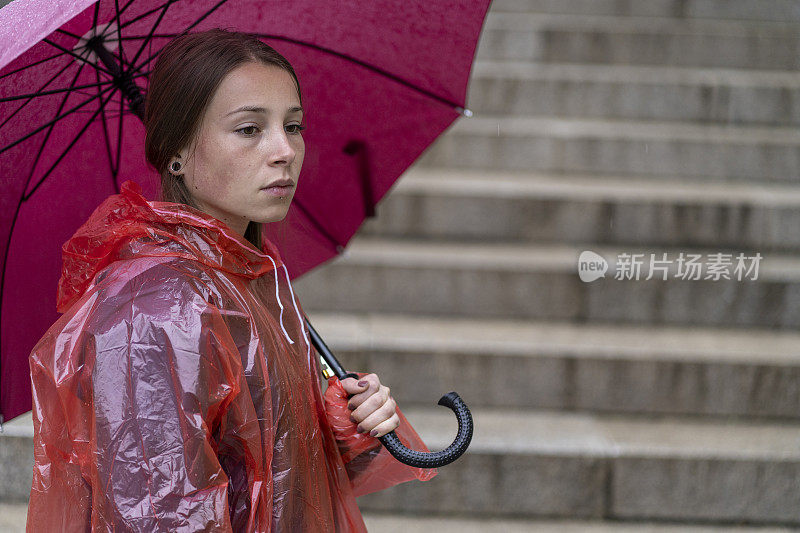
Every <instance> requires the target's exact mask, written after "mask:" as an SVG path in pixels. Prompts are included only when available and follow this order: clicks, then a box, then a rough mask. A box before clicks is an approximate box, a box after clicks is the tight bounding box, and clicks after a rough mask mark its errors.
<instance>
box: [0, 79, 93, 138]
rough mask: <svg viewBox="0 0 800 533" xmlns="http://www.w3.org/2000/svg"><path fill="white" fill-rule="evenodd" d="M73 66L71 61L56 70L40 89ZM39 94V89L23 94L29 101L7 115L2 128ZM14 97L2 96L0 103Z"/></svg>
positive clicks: (1, 124) (0, 124) (1, 125)
mask: <svg viewBox="0 0 800 533" xmlns="http://www.w3.org/2000/svg"><path fill="white" fill-rule="evenodd" d="M71 66H72V64H71V63H67V64H66V65H64V68H62V69H61V70H59V71H58V72H56V73H55V74H54V75H53V76H52V77H51V78H50V79H49V80H47V81H46V82H44V84H43V85H42V86H41V87H40V89H39V90H42V89H44V88H45V87H47V86H48V85H49V84H50V83H52V82H53V80H55V79H56V78H58V77H59V76H60V75H61V74H62V73H63V72H64V71H65V70H67V69H68V68H69V67H71ZM82 68H83V67H82V66H80V67H78V72H80V71H81V69H82ZM72 81H73V83H74V82H75V80H72ZM60 90H61V89H60ZM39 94H40V93H39V92H38V91H37V92H36V93H32V94H29V95H23V98H24V97H26V96H27V97H28V101H27V102H25V103H24V104H22V105H21V106H19V107H18V108H17V109H15V110H14V111H13V112H12V113H11V114H10V115H9V116H8V117H6V119H5V120H4V121H3V122H2V123H0V128H1V127H3V126H5V125H6V124H7V123H8V121H9V120H11V119H12V118H14V116H15V115H16V114H17V113H19V112H20V111H22V108H24V107H25V106H27V105H28V104H29V103H31V102H32V101H33V99H34V97H36V96H38V95H39ZM67 96H69V95H67ZM14 99H16V98H15V97H9V98H8V99H6V98H2V99H0V103H2V102H7V101H11V100H14ZM0 151H2V150H0Z"/></svg>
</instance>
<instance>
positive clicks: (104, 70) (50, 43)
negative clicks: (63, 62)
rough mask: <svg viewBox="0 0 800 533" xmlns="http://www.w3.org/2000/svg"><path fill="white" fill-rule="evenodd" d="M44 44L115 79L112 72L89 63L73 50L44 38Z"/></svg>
mask: <svg viewBox="0 0 800 533" xmlns="http://www.w3.org/2000/svg"><path fill="white" fill-rule="evenodd" d="M42 42H45V43H47V44H49V45H50V46H53V47H55V48H58V49H59V50H61V51H62V52H64V53H65V54H69V55H71V56H72V57H74V58H75V59H80V60H81V61H82V62H83V63H86V64H88V65H89V66H91V67H93V68H96V69H97V70H100V71H102V72H105V73H106V74H108V76H109V77H111V78H113V77H114V75H113V74H112V73H111V72H109V71H107V70H106V69H104V68H103V67H101V66H99V65H98V64H96V63H92V62H89V61H86V58H84V57H81V56H79V55H78V54H76V53H75V52H73V51H72V50H67V49H66V48H64V47H63V46H61V45H60V44H58V43H56V42H53V41H51V40H50V39H47V38H44V39H42Z"/></svg>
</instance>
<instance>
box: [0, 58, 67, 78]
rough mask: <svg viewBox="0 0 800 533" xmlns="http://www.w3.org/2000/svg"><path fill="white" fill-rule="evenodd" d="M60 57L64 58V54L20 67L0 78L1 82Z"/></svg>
mask: <svg viewBox="0 0 800 533" xmlns="http://www.w3.org/2000/svg"><path fill="white" fill-rule="evenodd" d="M60 57H64V54H56V55H53V56H50V57H46V58H44V59H40V60H38V61H34V62H33V63H30V64H28V65H23V66H21V67H19V68H18V69H14V70H12V71H11V72H6V73H5V74H3V75H2V76H0V80H2V79H3V78H6V77H8V76H11V75H12V74H16V73H17V72H21V71H23V70H25V69H26V68H31V67H35V66H36V65H41V64H42V63H46V62H48V61H50V60H52V59H58V58H60Z"/></svg>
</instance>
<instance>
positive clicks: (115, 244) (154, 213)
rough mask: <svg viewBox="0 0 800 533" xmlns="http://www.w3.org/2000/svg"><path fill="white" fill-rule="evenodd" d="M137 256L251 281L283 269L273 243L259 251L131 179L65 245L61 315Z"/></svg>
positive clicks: (212, 221)
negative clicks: (180, 261)
mask: <svg viewBox="0 0 800 533" xmlns="http://www.w3.org/2000/svg"><path fill="white" fill-rule="evenodd" d="M134 256H139V257H141V256H150V257H155V256H159V257H167V256H174V257H183V258H185V259H191V260H194V261H198V262H200V263H202V264H204V265H206V266H209V267H211V268H214V269H218V270H221V271H223V272H226V273H228V274H233V275H236V276H242V277H245V278H249V279H254V278H257V277H259V276H261V275H263V274H265V273H267V272H269V271H271V270H273V269H275V268H279V267H280V266H281V265H282V264H283V260H282V259H281V257H280V253H279V252H278V249H277V248H276V247H275V245H274V244H273V243H272V242H271V241H270V240H269V239H267V238H264V239H263V240H262V249H261V250H257V249H256V248H255V247H253V245H252V244H251V243H250V242H249V241H248V240H247V239H245V238H244V237H242V236H241V235H239V234H238V233H236V232H235V231H233V230H232V229H231V228H230V227H228V225H227V224H225V223H224V222H222V221H220V220H218V219H217V218H215V217H213V216H211V215H209V214H207V213H204V212H203V211H200V210H198V209H195V208H193V207H191V206H188V205H185V204H178V203H172V202H158V201H152V202H150V201H148V200H146V199H145V197H144V196H143V195H142V189H141V187H140V186H139V184H138V183H136V182H135V181H132V180H128V181H126V182H124V183H123V184H122V185H121V188H120V194H115V195H112V196H109V197H108V198H107V199H106V200H104V201H103V202H102V203H101V204H100V205H99V206H98V207H97V209H95V210H94V212H93V213H92V214H91V215H90V217H89V219H88V220H87V221H86V222H85V223H84V224H83V225H82V226H81V227H80V228H79V229H78V230H77V231H76V232H75V234H74V235H73V236H72V237H71V238H70V239H69V240H68V241H67V242H65V243H64V245H63V246H62V257H63V267H62V271H61V278H60V279H59V282H58V296H57V300H56V309H57V310H58V312H59V313H63V312H65V311H66V310H67V309H68V308H69V307H71V306H72V304H74V303H75V302H76V301H77V300H78V299H80V297H81V296H82V295H83V294H84V293H85V292H86V289H87V288H88V287H89V286H90V284H91V282H92V279H93V278H94V277H95V276H96V275H97V273H98V272H100V271H101V270H103V269H104V268H105V267H107V266H108V265H110V264H111V263H113V262H114V261H117V260H120V259H129V258H132V257H134Z"/></svg>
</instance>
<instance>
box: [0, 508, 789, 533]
mask: <svg viewBox="0 0 800 533" xmlns="http://www.w3.org/2000/svg"><path fill="white" fill-rule="evenodd" d="M27 514H28V504H27V503H6V504H4V503H0V533H22V532H24V531H25V521H26V519H27ZM364 522H365V523H366V525H367V529H368V530H369V531H370V533H408V532H409V531H437V532H438V533H615V532H617V531H622V532H625V531H630V532H634V531H635V532H638V533H721V532H723V531H735V532H738V533H782V532H786V531H796V530H795V529H792V528H788V527H758V526H692V525H685V524H682V525H664V524H658V523H654V522H647V523H642V522H611V521H595V520H592V521H588V520H585V521H578V520H535V519H534V520H497V519H480V518H476V519H471V520H470V519H462V518H442V517H437V516H423V517H420V516H404V515H397V514H386V513H364Z"/></svg>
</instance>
